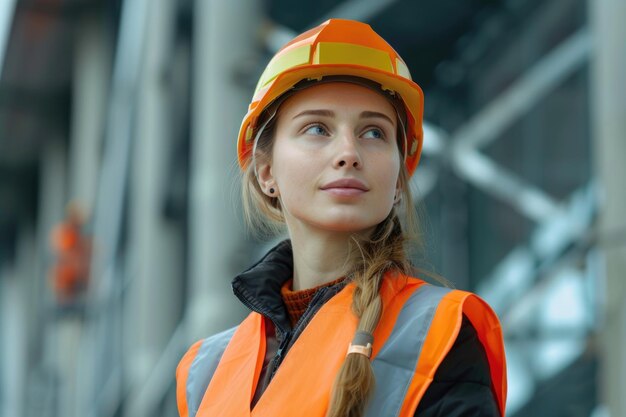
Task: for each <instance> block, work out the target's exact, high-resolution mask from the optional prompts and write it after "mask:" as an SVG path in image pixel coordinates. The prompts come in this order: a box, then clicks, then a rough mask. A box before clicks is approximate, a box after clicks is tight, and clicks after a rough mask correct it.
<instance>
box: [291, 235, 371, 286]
mask: <svg viewBox="0 0 626 417" xmlns="http://www.w3.org/2000/svg"><path fill="white" fill-rule="evenodd" d="M371 230H373V228H372V229H371ZM371 230H370V229H368V231H364V232H362V233H369V232H371ZM353 233H354V232H337V231H329V230H319V229H312V228H308V227H304V226H302V224H299V227H297V228H293V227H290V228H289V236H290V239H291V247H292V250H293V290H294V291H300V290H306V289H309V288H314V287H318V286H320V285H324V284H326V283H329V282H331V281H334V280H336V279H338V278H340V277H342V276H344V275H345V274H346V273H347V272H348V271H349V269H350V265H349V263H348V247H349V244H350V236H351V235H352V234H353Z"/></svg>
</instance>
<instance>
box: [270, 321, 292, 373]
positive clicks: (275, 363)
mask: <svg viewBox="0 0 626 417" xmlns="http://www.w3.org/2000/svg"><path fill="white" fill-rule="evenodd" d="M291 335H292V332H291V331H288V332H287V333H285V337H284V338H283V340H282V341H281V342H280V345H279V346H278V350H277V351H276V355H274V358H273V359H272V368H271V369H272V373H271V374H270V381H271V380H272V379H273V378H274V374H275V373H276V371H277V370H278V367H279V366H280V364H281V363H282V361H283V359H284V356H285V355H284V352H285V349H287V345H288V344H289V341H290V340H291Z"/></svg>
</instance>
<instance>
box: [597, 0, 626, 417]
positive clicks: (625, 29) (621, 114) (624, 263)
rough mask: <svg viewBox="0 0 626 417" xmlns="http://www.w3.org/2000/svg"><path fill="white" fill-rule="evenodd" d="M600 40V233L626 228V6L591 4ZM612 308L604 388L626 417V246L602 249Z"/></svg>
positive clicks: (617, 0) (612, 1)
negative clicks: (625, 185) (625, 391)
mask: <svg viewBox="0 0 626 417" xmlns="http://www.w3.org/2000/svg"><path fill="white" fill-rule="evenodd" d="M588 7H589V13H590V25H591V29H592V33H593V38H594V48H593V51H592V60H591V94H592V95H591V97H592V106H591V109H592V111H593V114H592V117H593V118H592V120H593V125H592V126H593V127H592V129H593V131H592V133H593V145H594V147H593V150H594V151H595V155H594V162H595V171H596V174H597V176H598V178H599V180H600V181H599V182H600V187H601V193H602V195H601V201H602V205H601V207H600V217H599V225H598V227H599V233H600V235H601V236H602V235H610V234H611V233H614V232H615V231H617V230H624V228H626V215H625V213H626V189H625V188H624V178H626V164H625V163H624V160H625V159H626V77H625V74H626V47H624V40H625V39H626V26H624V21H625V20H626V2H624V1H623V0H589V1H588ZM601 249H602V251H603V256H604V259H605V270H606V278H605V279H606V285H605V288H606V293H605V300H606V309H605V316H604V328H603V331H602V335H601V341H602V348H601V355H600V358H601V360H602V374H601V385H602V390H601V391H602V395H603V401H604V402H605V405H606V406H607V407H608V411H609V413H610V415H611V416H613V417H617V416H624V415H626V396H625V395H624V387H625V386H626V355H624V346H626V303H624V300H625V299H626V280H625V279H624V276H626V245H625V244H624V242H621V243H620V244H616V245H611V246H608V247H604V248H601Z"/></svg>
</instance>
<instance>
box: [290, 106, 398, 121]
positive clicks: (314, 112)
mask: <svg viewBox="0 0 626 417" xmlns="http://www.w3.org/2000/svg"><path fill="white" fill-rule="evenodd" d="M302 116H326V117H335V112H334V111H332V110H324V109H320V110H304V111H303V112H300V113H298V114H296V115H295V116H294V117H293V118H294V119H296V118H298V117H302ZM359 118H361V119H370V118H379V119H384V120H387V121H388V122H389V123H391V125H393V121H392V120H391V119H390V118H389V116H387V115H386V114H383V113H379V112H377V111H364V112H361V114H360V115H359Z"/></svg>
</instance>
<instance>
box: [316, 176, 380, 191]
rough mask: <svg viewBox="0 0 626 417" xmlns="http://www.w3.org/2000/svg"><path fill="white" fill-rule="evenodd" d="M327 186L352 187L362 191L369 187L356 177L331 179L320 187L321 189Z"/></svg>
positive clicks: (325, 188)
mask: <svg viewBox="0 0 626 417" xmlns="http://www.w3.org/2000/svg"><path fill="white" fill-rule="evenodd" d="M329 188H353V189H357V190H362V191H368V190H369V188H368V187H367V186H366V185H365V184H364V183H363V182H362V181H359V180H357V179H356V178H342V179H339V180H335V181H331V182H329V183H327V184H325V185H323V186H322V187H321V189H322V190H327V189H329Z"/></svg>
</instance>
